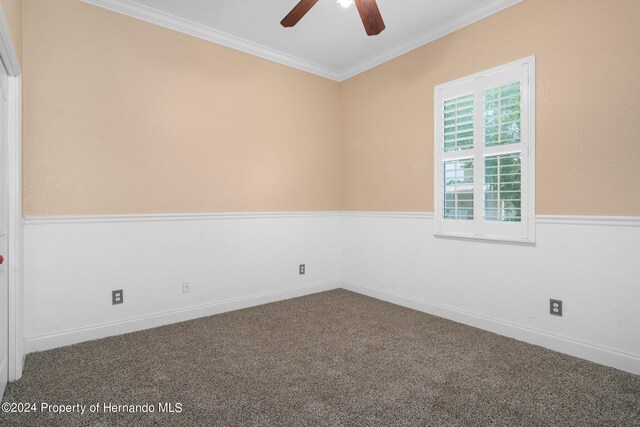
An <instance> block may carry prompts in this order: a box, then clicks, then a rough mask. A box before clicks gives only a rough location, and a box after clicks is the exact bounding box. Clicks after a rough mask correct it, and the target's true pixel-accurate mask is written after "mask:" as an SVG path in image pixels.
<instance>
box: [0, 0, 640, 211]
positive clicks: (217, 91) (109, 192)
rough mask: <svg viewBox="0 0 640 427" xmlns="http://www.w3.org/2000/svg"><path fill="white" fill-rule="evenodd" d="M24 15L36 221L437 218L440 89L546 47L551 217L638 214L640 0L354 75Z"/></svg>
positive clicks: (544, 113) (454, 43) (531, 14)
mask: <svg viewBox="0 0 640 427" xmlns="http://www.w3.org/2000/svg"><path fill="white" fill-rule="evenodd" d="M20 3H21V2H20V1H15V0H14V1H11V0H0V4H2V6H3V7H4V8H5V13H6V14H7V15H13V16H19V15H16V14H9V13H7V10H11V8H13V10H14V11H15V10H19V9H16V8H15V7H16V5H18V4H20ZM6 5H10V6H6ZM23 14H24V26H23V27H24V37H23V39H24V49H23V50H24V62H23V69H24V95H25V98H24V112H25V114H24V165H23V168H24V210H25V214H26V215H81V214H119V213H125V214H126V213H169V212H216V211H304V210H336V209H345V210H389V211H432V210H433V87H434V86H435V85H437V84H440V83H444V82H447V81H450V80H452V79H455V78H458V77H462V76H465V75H468V74H471V73H474V72H477V71H481V70H483V69H487V68H491V67H494V66H496V65H499V64H502V63H505V62H508V61H511V60H514V59H517V58H522V57H525V56H528V55H531V54H535V55H536V56H537V91H538V103H537V118H538V121H537V212H538V213H539V214H568V215H574V214H589V215H640V186H639V185H638V182H640V167H638V166H637V159H638V158H640V143H638V135H640V120H638V119H637V118H638V117H640V104H639V103H638V102H636V100H637V99H638V98H639V95H640V79H638V78H637V73H638V70H639V69H640V49H638V48H637V44H638V40H640V27H638V26H637V25H636V22H637V19H638V18H639V17H640V1H636V0H616V1H614V2H610V1H604V0H602V1H601V0H525V1H524V2H522V3H520V4H518V5H516V6H514V7H511V8H509V9H507V10H505V11H503V12H501V13H499V14H496V15H493V16H491V17H489V18H487V19H485V20H483V21H480V22H478V23H476V24H474V25H471V26H469V27H467V28H464V29H462V30H460V31H457V32H456V33H453V34H451V35H449V36H447V37H444V38H442V39H439V40H437V41H435V42H433V43H431V44H429V45H426V46H424V47H422V48H419V49H417V50H415V51H413V52H410V53H409V54H406V55H404V56H402V57H399V58H397V59H395V60H393V61H391V62H388V63H386V64H383V65H381V66H379V67H377V68H375V69H373V70H371V71H368V72H366V73H363V74H361V75H359V76H357V77H354V78H352V79H350V80H348V81H346V82H344V83H342V84H340V85H338V84H337V83H334V82H330V81H327V80H325V79H322V78H319V77H315V76H312V75H309V74H305V73H303V72H300V71H297V70H294V69H291V68H288V67H285V66H282V65H279V64H275V63H272V62H269V61H266V60H263V59H260V58H256V57H253V56H250V55H247V54H244V53H241V52H237V51H235V50H231V49H228V48H225V47H222V46H219V45H216V44H213V43H209V42H206V41H203V40H199V39H196V38H193V37H189V36H186V35H183V34H180V33H176V32H173V31H170V30H167V29H163V28H160V27H157V26H154V25H151V24H147V23H144V22H140V21H137V20H134V19H132V18H128V17H125V16H122V15H118V14H115V13H112V12H108V11H105V10H103V9H100V8H97V7H95V6H91V5H87V4H85V3H82V2H80V1H79V0H56V1H42V0H24V10H23ZM11 20H12V21H14V22H18V23H19V22H21V20H20V19H18V18H15V19H14V18H12V19H11ZM16 25H18V24H12V32H13V31H14V29H13V28H16ZM15 31H17V36H15V37H16V39H20V31H19V30H15Z"/></svg>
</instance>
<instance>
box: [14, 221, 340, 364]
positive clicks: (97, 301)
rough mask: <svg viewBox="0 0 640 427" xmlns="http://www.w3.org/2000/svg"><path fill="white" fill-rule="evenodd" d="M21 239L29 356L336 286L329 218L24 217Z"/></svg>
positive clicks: (336, 235)
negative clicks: (119, 295)
mask: <svg viewBox="0 0 640 427" xmlns="http://www.w3.org/2000/svg"><path fill="white" fill-rule="evenodd" d="M24 239H25V274H24V287H25V292H24V301H25V306H24V336H25V345H26V351H27V352H33V351H40V350H46V349H50V348H55V347H60V346H63V345H69V344H73V343H77V342H81V341H86V340H90V339H96V338H102V337H106V336H110V335H115V334H121V333H126V332H132V331H136V330H141V329H146V328H151V327H156V326H160V325H164V324H168V323H173V322H178V321H184V320H189V319H193V318H197V317H202V316H208V315H212V314H217V313H221V312H225V311H229V310H235V309H240V308H245V307H249V306H254V305H259V304H264V303H267V302H272V301H277V300H282V299H287V298H292V297H296V296H301V295H305V294H310V293H314V292H319V291H323V290H328V289H334V288H336V287H339V278H340V250H339V248H340V217H339V215H338V214H337V213H335V212H319V213H264V214H219V215H216V214H214V215H136V216H110V217H91V216H88V217H55V218H28V219H27V220H26V221H25V233H24ZM299 264H306V274H305V275H302V276H301V275H299V274H298V265H299ZM185 281H188V282H190V283H191V293H188V294H183V293H182V283H183V282H185ZM115 289H123V290H124V304H121V305H112V304H111V291H112V290H115Z"/></svg>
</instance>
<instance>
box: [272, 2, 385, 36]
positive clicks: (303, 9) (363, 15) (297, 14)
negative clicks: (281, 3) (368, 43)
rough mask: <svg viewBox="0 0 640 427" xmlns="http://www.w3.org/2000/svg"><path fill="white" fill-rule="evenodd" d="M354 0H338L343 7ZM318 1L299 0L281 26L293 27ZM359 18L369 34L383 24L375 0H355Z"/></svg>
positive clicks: (378, 29) (374, 32)
mask: <svg viewBox="0 0 640 427" xmlns="http://www.w3.org/2000/svg"><path fill="white" fill-rule="evenodd" d="M353 1H354V0H339V1H338V3H340V4H341V5H342V6H343V7H348V6H349V5H351V4H352V3H353ZM317 2H318V0H300V2H299V3H298V4H297V5H296V6H295V7H294V8H293V9H291V12H289V14H288V15H287V16H285V17H284V19H283V20H282V21H281V22H280V23H281V24H282V26H283V27H287V28H288V27H293V26H294V25H296V24H297V23H298V21H300V20H301V19H302V17H303V16H304V15H306V14H307V12H309V10H310V9H311V8H312V7H313V6H314V5H315V4H316V3H317ZM355 3H356V7H357V8H358V13H360V19H362V23H363V24H364V29H365V31H366V32H367V35H369V36H375V35H378V34H380V33H381V32H382V31H383V30H384V28H385V26H384V21H383V20H382V15H380V10H379V9H378V5H377V4H376V0H355Z"/></svg>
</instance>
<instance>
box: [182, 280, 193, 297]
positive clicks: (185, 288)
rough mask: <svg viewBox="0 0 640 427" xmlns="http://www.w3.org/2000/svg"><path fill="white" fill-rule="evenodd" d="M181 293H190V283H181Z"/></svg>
mask: <svg viewBox="0 0 640 427" xmlns="http://www.w3.org/2000/svg"><path fill="white" fill-rule="evenodd" d="M182 293H183V294H188V293H191V283H189V282H184V283H182Z"/></svg>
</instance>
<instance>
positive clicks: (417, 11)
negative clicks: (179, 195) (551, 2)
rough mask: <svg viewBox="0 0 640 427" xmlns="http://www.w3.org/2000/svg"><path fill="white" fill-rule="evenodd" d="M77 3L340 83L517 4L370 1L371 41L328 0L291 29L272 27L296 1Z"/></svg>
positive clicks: (351, 13) (508, 0)
mask: <svg viewBox="0 0 640 427" xmlns="http://www.w3.org/2000/svg"><path fill="white" fill-rule="evenodd" d="M84 1H86V2H88V3H92V4H96V5H98V6H102V7H105V8H108V9H111V10H114V11H117V12H120V13H124V14H127V15H130V16H133V17H136V18H139V19H143V20H145V21H149V22H153V23H156V24H159V25H162V26H165V27H169V28H172V29H175V30H178V31H181V32H185V33H188V34H192V35H194V36H197V37H201V38H205V39H208V40H211V41H214V42H217V43H221V44H224V45H227V46H230V47H233V48H236V49H240V50H243V51H246V52H249V53H252V54H255V55H258V56H261V57H264V58H267V59H271V60H274V61H277V62H281V63H284V64H286V65H290V66H293V67H296V68H299V69H302V70H304V71H309V72H312V73H314V74H318V75H321V76H323V77H327V78H330V79H333V80H338V81H341V80H344V79H346V78H348V77H351V76H353V75H355V74H358V73H359V72H362V71H364V70H366V69H369V68H371V67H373V66H376V65H378V64H380V63H382V62H385V61H387V60H389V59H391V58H394V57H396V56H398V55H401V54H403V53H406V52H408V51H410V50H412V49H415V48H416V47H418V46H421V45H423V44H425V43H428V42H430V41H432V40H434V39H436V38H438V37H441V36H443V35H445V34H448V33H450V32H452V31H455V30H457V29H459V28H461V27H463V26H465V25H468V24H470V23H472V22H475V21H477V20H479V19H482V18H484V17H486V16H488V15H490V14H492V13H495V12H497V11H499V10H502V9H504V8H506V7H509V6H511V5H513V4H515V3H518V2H519V1H521V0H377V3H378V7H379V8H380V12H381V13H382V17H383V19H384V21H385V24H386V29H385V30H384V31H383V32H382V33H381V34H380V35H378V36H373V37H369V36H367V35H366V33H365V31H364V27H363V26H362V22H361V21H360V17H359V15H358V11H357V9H356V7H355V5H353V6H351V7H350V8H348V9H344V8H342V7H341V6H340V5H339V4H337V2H336V0H320V1H319V2H318V3H317V4H316V5H315V6H314V7H313V8H312V9H311V10H310V11H309V13H307V15H305V16H304V18H302V20H301V21H300V22H299V23H298V24H297V25H296V26H295V27H293V28H283V27H282V26H281V25H280V21H281V20H282V18H284V16H285V15H286V14H287V13H288V12H289V11H290V10H291V9H292V8H293V7H294V6H295V5H296V4H297V2H298V0H179V1H176V0H84Z"/></svg>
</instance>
